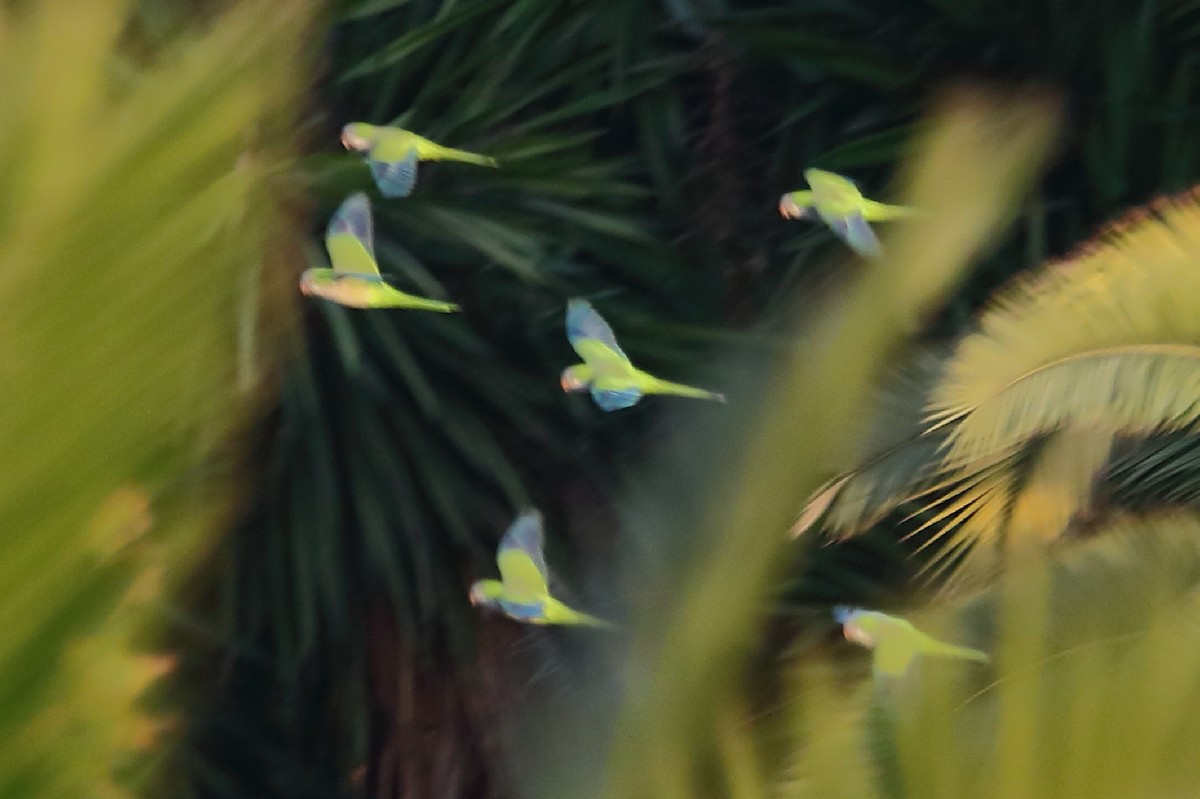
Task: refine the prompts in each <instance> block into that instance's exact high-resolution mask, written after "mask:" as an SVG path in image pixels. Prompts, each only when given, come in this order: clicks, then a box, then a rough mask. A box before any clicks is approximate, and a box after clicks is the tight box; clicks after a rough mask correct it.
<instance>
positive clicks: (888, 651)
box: [833, 605, 990, 677]
mask: <svg viewBox="0 0 1200 799" xmlns="http://www.w3.org/2000/svg"><path fill="white" fill-rule="evenodd" d="M833 618H834V620H835V621H837V622H838V623H839V624H841V625H842V634H843V635H845V636H846V640H847V641H852V642H854V643H856V644H860V645H861V646H865V647H866V648H867V649H870V650H873V652H874V655H873V657H872V661H871V664H872V668H873V670H874V672H875V674H876V675H883V676H887V677H899V676H901V675H903V674H904V673H905V672H906V671H908V667H909V666H910V665H911V664H912V662H913V660H914V659H915V658H916V657H917V655H933V656H936V657H950V658H963V659H965V660H977V661H980V662H982V663H987V662H988V661H989V660H990V658H989V657H988V656H987V655H986V654H984V653H983V652H980V651H979V650H977V649H968V648H967V647H965V646H955V645H953V644H945V643H942V642H941V641H939V640H937V639H936V638H934V637H932V636H929V635H926V634H925V633H923V632H921V631H920V630H918V629H917V628H916V627H914V626H912V624H910V623H909V622H907V621H905V620H904V619H900V618H897V617H895V616H889V615H888V614H886V613H880V612H879V611H876V610H863V609H862V608H851V607H846V606H845V605H839V606H837V607H835V608H834V609H833Z"/></svg>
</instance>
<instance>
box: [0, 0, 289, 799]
mask: <svg viewBox="0 0 1200 799" xmlns="http://www.w3.org/2000/svg"><path fill="white" fill-rule="evenodd" d="M266 6H267V4H265V3H246V4H244V5H242V6H241V7H239V8H238V9H236V10H235V11H232V12H230V13H228V14H225V15H222V16H221V17H220V18H219V19H216V20H214V21H213V23H212V25H211V26H209V27H207V28H206V29H204V30H202V31H197V32H196V35H195V36H194V38H193V39H192V40H191V41H187V42H180V43H179V44H178V45H177V46H174V47H172V48H171V49H169V50H167V51H164V52H162V53H161V59H160V61H159V63H157V64H156V65H155V66H154V67H153V68H145V69H142V68H139V67H138V66H137V65H136V64H135V63H133V62H132V61H131V60H130V59H131V56H130V54H129V53H128V52H126V51H125V50H123V49H122V48H121V47H120V46H119V41H120V40H121V37H122V31H123V29H124V26H125V25H126V24H127V23H128V21H129V19H130V17H129V15H128V14H129V7H128V4H126V3H123V2H117V0H111V1H110V0H97V2H90V3H86V4H79V3H72V2H56V1H50V2H43V3H36V4H30V3H24V4H6V5H5V6H4V7H3V9H2V10H0V106H3V108H4V114H3V115H2V117H0V162H2V164H3V166H2V168H0V171H2V172H3V174H4V176H5V177H4V180H3V181H2V182H0V209H2V211H0V219H2V221H0V308H2V309H3V313H0V336H2V343H0V371H2V372H3V374H4V378H5V385H6V386H8V388H9V390H8V391H7V392H6V395H5V399H4V402H3V403H2V406H0V441H2V442H3V445H2V446H3V458H4V463H5V475H6V479H5V482H4V485H3V488H2V489H0V530H3V533H2V536H3V550H4V557H3V558H0V619H2V620H3V626H4V635H3V637H2V639H0V686H2V687H0V740H3V741H4V746H3V750H4V753H3V756H0V795H3V796H20V797H26V796H29V797H32V796H46V797H50V796H74V797H84V796H104V797H115V796H128V795H132V792H133V791H137V790H142V789H146V788H147V787H148V786H150V785H153V784H155V783H156V782H157V780H158V779H160V777H158V776H156V774H157V771H156V769H155V765H156V763H157V762H158V761H159V760H160V759H161V754H162V752H161V751H158V747H157V746H156V744H157V742H158V741H159V739H160V737H161V736H162V735H163V734H164V733H165V732H166V731H168V730H170V729H177V727H178V724H179V719H178V718H177V716H176V715H175V714H172V713H171V712H170V709H169V708H168V707H167V706H165V705H164V704H163V703H161V702H158V701H156V700H155V697H154V695H153V693H154V692H151V695H149V696H146V695H144V694H145V693H146V689H148V688H149V687H150V686H151V685H152V684H156V683H157V682H158V681H159V678H161V677H162V676H163V675H164V674H166V673H168V672H170V671H172V669H173V666H174V664H175V659H174V656H173V655H172V654H171V653H170V652H169V651H168V649H167V648H166V647H165V644H164V640H163V636H162V624H163V621H164V617H165V607H164V602H163V591H164V590H168V589H169V588H171V587H172V586H174V585H175V584H176V583H177V582H178V581H179V580H181V579H182V577H183V575H185V574H186V573H187V572H188V571H190V570H191V569H192V568H194V564H195V561H196V559H197V556H198V555H200V554H202V553H203V552H204V551H205V550H206V549H208V548H210V547H211V543H210V540H211V536H212V535H213V533H214V531H215V530H216V529H217V527H218V525H219V524H220V523H222V522H226V523H227V519H226V518H225V517H226V516H227V515H228V513H229V510H230V507H229V491H228V490H222V489H227V488H228V486H227V483H228V474H227V473H226V470H225V469H224V468H222V466H221V464H222V463H223V461H222V460H220V459H218V454H219V453H220V451H221V448H222V447H223V446H224V442H225V439H226V438H227V436H228V435H229V433H230V432H231V430H232V429H233V428H234V427H235V426H237V425H238V424H240V420H241V419H242V418H243V416H244V414H245V409H246V406H247V402H248V400H250V399H252V398H253V397H254V396H255V389H256V385H255V384H254V383H253V382H251V383H248V384H242V385H241V386H239V383H238V380H237V378H238V373H237V371H236V361H235V357H234V354H235V353H236V352H237V351H238V342H239V336H240V335H241V336H242V337H245V336H248V340H249V341H250V343H251V345H253V343H254V342H255V341H257V340H259V338H258V335H259V333H260V332H261V334H262V335H263V336H273V335H275V334H276V333H275V332H274V331H277V330H278V329H279V327H280V323H281V322H282V320H281V319H279V318H276V317H274V316H271V315H268V314H266V313H265V310H264V315H263V316H262V317H261V318H259V319H258V320H256V319H254V318H251V319H250V320H249V322H250V324H249V326H248V327H247V326H246V325H245V324H244V320H241V319H240V318H239V313H238V308H239V303H238V301H237V300H238V298H239V297H240V296H241V292H242V289H243V287H244V286H245V285H246V283H247V281H249V283H250V284H253V283H254V282H255V281H257V279H258V267H257V264H258V262H259V260H260V258H261V255H262V250H263V247H264V245H265V242H266V236H267V234H268V232H269V231H270V230H271V229H272V227H273V226H275V225H277V224H278V220H276V219H274V218H273V216H272V214H271V212H270V206H269V205H264V204H262V203H261V196H260V195H259V193H258V192H259V191H260V189H261V180H262V176H263V173H264V171H265V169H264V167H265V166H266V165H267V164H268V163H269V160H268V159H270V158H271V157H273V156H272V154H273V153H275V152H276V148H277V147H278V146H279V144H280V143H281V142H286V141H287V140H288V139H287V135H286V132H285V131H286V129H285V128H282V127H280V124H279V123H280V122H282V121H285V120H286V116H285V115H286V113H287V112H288V109H289V106H290V105H291V104H292V103H294V99H295V96H296V88H297V87H296V86H295V83H294V75H295V72H296V70H297V68H298V67H299V66H300V64H301V63H302V61H301V59H300V53H299V52H298V48H297V45H298V44H299V43H300V42H301V41H302V40H303V38H302V36H301V32H302V31H303V30H304V28H305V25H306V22H307V14H308V13H309V12H308V11H307V10H306V6H305V5H304V4H295V7H294V13H293V14H292V15H290V16H289V17H287V18H286V19H276V18H274V17H272V16H271V15H270V14H269V12H268V9H267V8H266ZM259 134H269V135H268V136H267V137H266V141H262V140H260V139H259V138H258V136H259ZM255 147H260V148H261V151H260V150H255V151H254V154H253V155H252V154H251V153H250V150H249V148H255ZM260 153H261V155H260ZM251 208H254V211H255V212H254V213H253V214H250V213H247V212H248V211H249V210H250V209H251ZM239 331H241V333H239ZM254 350H255V347H254V346H251V347H250V352H251V355H254ZM256 357H257V356H256ZM164 779H165V778H164Z"/></svg>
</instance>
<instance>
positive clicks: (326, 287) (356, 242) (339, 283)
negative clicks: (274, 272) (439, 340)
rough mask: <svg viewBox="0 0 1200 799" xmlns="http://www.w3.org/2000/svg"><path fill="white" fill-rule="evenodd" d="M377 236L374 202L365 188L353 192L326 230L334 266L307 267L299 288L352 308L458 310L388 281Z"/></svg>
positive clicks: (309, 293) (445, 311)
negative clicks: (382, 272)
mask: <svg viewBox="0 0 1200 799" xmlns="http://www.w3.org/2000/svg"><path fill="white" fill-rule="evenodd" d="M374 240H375V236H374V233H373V232H372V225H371V203H370V201H369V200H367V195H365V194H363V193H362V192H357V193H355V194H351V195H350V196H349V197H347V198H346V200H345V201H344V202H343V203H342V204H341V206H339V207H338V209H337V211H335V212H334V214H333V218H332V219H330V220H329V228H328V229H327V230H326V231H325V249H327V250H329V262H330V263H331V264H332V265H333V268H332V269H306V270H305V271H304V274H302V275H301V276H300V292H301V293H302V294H305V295H312V296H316V297H322V298H324V299H326V300H329V301H331V302H336V303H338V304H339V305H346V306H348V307H350V308H416V309H418V310H422V311H439V312H441V313H449V312H451V311H457V310H458V306H457V305H455V304H454V303H451V302H442V301H440V300H427V299H425V298H424V297H415V296H413V295H412V294H405V293H404V292H403V291H400V290H399V289H395V288H392V287H391V286H390V285H388V283H387V282H385V281H384V279H383V276H382V275H380V274H379V266H378V264H377V263H376V262H375V241H374Z"/></svg>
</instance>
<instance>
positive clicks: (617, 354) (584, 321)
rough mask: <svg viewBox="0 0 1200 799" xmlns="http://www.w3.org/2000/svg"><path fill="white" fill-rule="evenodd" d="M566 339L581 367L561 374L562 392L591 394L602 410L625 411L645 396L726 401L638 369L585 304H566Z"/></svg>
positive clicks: (572, 302) (580, 302)
mask: <svg viewBox="0 0 1200 799" xmlns="http://www.w3.org/2000/svg"><path fill="white" fill-rule="evenodd" d="M567 338H568V340H569V341H570V342H571V347H572V348H573V349H574V350H575V352H576V353H577V354H578V355H579V357H580V358H583V363H579V364H575V365H573V366H568V367H567V368H566V369H564V370H563V373H562V379H561V384H562V388H563V390H564V391H584V390H588V391H590V392H591V394H592V398H593V399H594V400H595V402H596V404H597V405H599V406H600V407H601V408H602V409H603V410H606V411H613V410H619V409H620V408H627V407H629V406H631V405H634V404H636V403H637V402H638V400H639V399H641V397H642V396H643V395H645V394H669V395H674V396H678V397H693V398H695V399H709V400H716V401H718V402H724V401H725V397H724V396H723V395H721V394H718V393H716V392H715V391H708V390H706V389H702V388H696V387H695V386H689V385H685V384H683V383H673V382H671V381H670V380H663V379H661V378H658V377H655V376H654V375H652V374H650V373H649V372H645V371H643V370H641V369H638V368H637V367H636V366H634V365H633V363H632V362H631V361H630V360H629V357H628V356H626V355H625V353H624V352H623V351H622V350H621V348H620V346H619V345H618V344H617V341H616V337H615V336H614V335H613V332H612V328H610V327H609V326H608V323H607V322H605V321H604V319H603V318H602V317H601V316H600V314H598V313H597V312H596V310H595V309H594V308H592V306H591V304H590V303H588V302H587V301H586V300H581V299H573V300H571V301H570V302H569V303H568V305H567Z"/></svg>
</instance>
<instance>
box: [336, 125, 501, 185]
mask: <svg viewBox="0 0 1200 799" xmlns="http://www.w3.org/2000/svg"><path fill="white" fill-rule="evenodd" d="M342 146H344V147H345V148H346V149H347V150H354V151H355V152H360V153H365V154H366V157H367V166H369V167H370V168H371V175H372V176H373V177H374V178H375V185H377V186H378V187H379V192H380V194H382V195H383V196H384V197H407V196H408V195H410V194H412V190H413V186H415V185H416V183H417V162H418V161H465V162H466V163H468V164H479V165H480V166H496V165H497V164H496V159H495V158H489V157H488V156H486V155H479V154H478V153H469V152H467V151H466V150H455V149H453V148H450V147H443V146H442V145H440V144H437V143H435V142H431V141H430V140H429V139H426V138H423V137H421V136H418V135H417V134H415V133H412V132H410V131H407V130H404V129H403V128H389V127H386V126H383V125H368V124H367V123H366V122H351V123H350V124H348V125H346V126H345V127H343V128H342Z"/></svg>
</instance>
